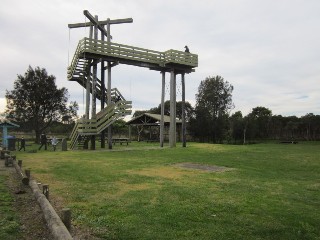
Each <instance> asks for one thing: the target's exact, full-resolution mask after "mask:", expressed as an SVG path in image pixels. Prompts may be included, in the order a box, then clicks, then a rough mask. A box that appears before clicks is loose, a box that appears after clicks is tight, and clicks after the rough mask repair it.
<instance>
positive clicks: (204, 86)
mask: <svg viewBox="0 0 320 240" xmlns="http://www.w3.org/2000/svg"><path fill="white" fill-rule="evenodd" d="M233 89H234V88H233V86H232V85H231V84H230V83H229V82H228V81H225V80H224V78H223V77H221V76H214V77H207V78H206V79H205V80H203V81H201V82H200V85H199V88H198V93H197V94H196V105H195V106H194V107H193V106H192V105H191V104H190V103H189V102H186V103H185V117H186V122H187V130H188V134H189V136H190V137H192V139H193V140H195V141H200V142H212V143H226V142H227V143H236V144H240V143H250V142H254V141H259V140H265V139H277V140H320V115H314V114H313V113H308V114H306V115H305V116H302V117H296V116H289V117H285V116H281V115H273V114H272V111H271V110H270V109H268V108H266V107H262V106H257V107H255V108H253V109H252V111H251V112H250V113H249V114H247V115H245V116H244V115H243V114H242V112H241V111H237V112H234V113H232V114H231V111H232V110H233V109H234V104H233V101H232V92H233ZM68 98H69V94H68V90H67V89H66V88H60V89H59V88H57V86H56V84H55V77H54V76H53V75H49V74H48V73H47V71H46V70H45V69H44V68H40V67H36V68H35V69H33V68H32V67H31V66H29V68H28V69H27V71H26V72H25V74H24V75H18V76H17V79H16V80H15V81H14V89H13V90H11V91H8V90H7V91H6V99H7V106H6V114H7V117H8V118H10V119H13V120H14V121H15V122H17V123H18V124H19V125H20V126H21V128H20V130H23V131H31V130H33V131H35V133H36V139H37V140H38V139H39V136H40V134H41V133H42V132H44V131H51V132H58V131H59V132H60V131H61V132H63V133H66V132H69V131H71V129H72V126H73V124H74V120H75V119H76V118H77V110H78V104H77V102H72V101H71V102H68ZM181 105H182V102H177V108H176V109H177V112H176V116H177V117H178V118H181V116H182V107H181ZM145 112H149V113H154V114H160V113H161V104H159V105H158V106H157V107H154V108H151V109H149V110H146V111H136V112H135V113H134V117H136V116H138V115H140V114H142V113H145ZM164 114H165V115H170V101H166V102H165V103H164ZM125 126H126V124H125V122H124V121H118V122H116V123H115V124H114V130H115V132H119V133H122V132H123V131H124V129H125V128H126V127H125Z"/></svg>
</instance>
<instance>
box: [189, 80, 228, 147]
mask: <svg viewBox="0 0 320 240" xmlns="http://www.w3.org/2000/svg"><path fill="white" fill-rule="evenodd" d="M232 91H233V86H232V85H231V84H230V83H229V82H228V81H225V80H224V79H223V77H221V76H215V77H207V78H206V79H205V80H203V81H201V83H200V85H199V88H198V94H197V95H196V101H197V103H196V107H195V114H196V117H195V118H196V120H197V121H196V122H195V123H196V124H197V123H200V122H202V121H201V119H202V118H205V123H203V124H205V125H200V126H197V127H195V129H198V130H199V129H200V128H202V129H203V130H201V132H205V133H206V134H207V135H209V136H210V138H211V140H212V141H213V142H221V141H222V140H223V138H224V136H225V134H226V132H225V131H226V129H228V127H227V126H226V124H227V122H226V119H227V116H228V115H229V111H230V110H231V109H233V108H234V104H233V102H232Z"/></svg>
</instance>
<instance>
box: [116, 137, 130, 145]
mask: <svg viewBox="0 0 320 240" xmlns="http://www.w3.org/2000/svg"><path fill="white" fill-rule="evenodd" d="M129 142H131V141H130V139H129V138H112V143H113V145H115V144H116V143H120V145H122V143H126V144H127V145H128V144H129Z"/></svg>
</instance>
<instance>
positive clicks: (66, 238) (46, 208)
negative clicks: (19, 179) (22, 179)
mask: <svg viewBox="0 0 320 240" xmlns="http://www.w3.org/2000/svg"><path fill="white" fill-rule="evenodd" d="M29 185H30V187H31V189H32V192H33V195H34V197H35V199H36V200H37V202H38V203H39V205H40V208H41V210H42V212H43V216H44V218H45V220H46V223H47V226H48V229H49V230H50V232H51V234H52V235H53V239H63V240H72V239H73V238H72V236H71V235H70V233H69V231H68V229H67V228H66V226H65V225H64V224H63V222H62V221H61V219H60V217H59V216H58V214H57V213H56V211H55V210H54V208H53V207H52V206H51V204H50V202H49V201H48V199H47V198H45V196H44V195H43V194H42V193H41V191H40V189H39V187H38V184H37V183H36V181H34V180H31V181H30V184H29Z"/></svg>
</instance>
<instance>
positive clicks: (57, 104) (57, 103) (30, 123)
mask: <svg viewBox="0 0 320 240" xmlns="http://www.w3.org/2000/svg"><path fill="white" fill-rule="evenodd" d="M55 80H56V78H55V76H53V75H48V73H47V71H46V70H45V69H44V68H40V67H36V68H35V69H33V68H32V67H31V66H29V68H28V69H27V71H26V72H25V74H24V75H18V76H17V79H16V80H15V81H14V89H13V90H11V91H8V90H7V91H6V99H7V106H6V107H7V109H6V113H7V114H8V115H9V116H10V117H11V118H13V119H15V120H16V121H17V122H19V123H21V125H22V126H23V127H24V130H34V131H35V134H36V141H37V142H38V141H39V137H40V134H41V133H42V132H44V131H45V130H46V129H47V128H48V127H49V126H50V125H51V124H52V123H53V122H55V121H61V120H62V118H63V117H64V118H66V116H71V117H76V115H77V110H78V104H77V103H76V102H70V104H69V105H68V106H67V104H68V97H69V95H68V90H67V89H66V88H64V87H63V88H60V89H58V88H57V86H56V83H55Z"/></svg>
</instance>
